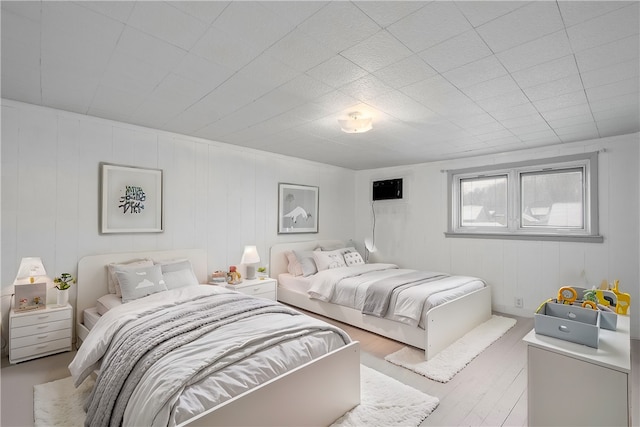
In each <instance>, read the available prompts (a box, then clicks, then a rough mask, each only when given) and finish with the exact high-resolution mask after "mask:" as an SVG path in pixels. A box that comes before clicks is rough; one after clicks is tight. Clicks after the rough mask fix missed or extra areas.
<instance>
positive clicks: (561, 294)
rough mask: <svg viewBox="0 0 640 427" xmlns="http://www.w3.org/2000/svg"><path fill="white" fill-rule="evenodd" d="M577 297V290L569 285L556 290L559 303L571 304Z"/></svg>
mask: <svg viewBox="0 0 640 427" xmlns="http://www.w3.org/2000/svg"><path fill="white" fill-rule="evenodd" d="M577 298H578V292H576V290H575V289H573V288H572V287H571V286H563V287H561V288H560V289H559V290H558V302H559V303H561V304H573V302H574V301H575V300H576V299H577Z"/></svg>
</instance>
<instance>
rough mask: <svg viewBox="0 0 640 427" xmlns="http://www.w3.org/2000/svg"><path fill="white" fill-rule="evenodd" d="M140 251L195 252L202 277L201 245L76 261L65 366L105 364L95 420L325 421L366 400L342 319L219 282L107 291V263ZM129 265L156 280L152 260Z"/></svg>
mask: <svg viewBox="0 0 640 427" xmlns="http://www.w3.org/2000/svg"><path fill="white" fill-rule="evenodd" d="M141 258H148V259H156V260H173V259H181V260H184V259H187V260H190V263H191V264H192V266H193V272H194V273H195V276H196V278H197V279H196V280H197V281H199V282H205V281H206V255H204V253H203V252H202V251H197V250H186V251H162V252H150V253H144V254H141V253H127V254H109V255H98V256H90V257H85V258H83V259H82V260H81V261H80V263H79V265H78V303H77V310H78V320H79V323H78V324H77V330H78V338H79V340H78V342H79V343H80V342H81V343H82V345H81V346H80V348H79V349H78V353H77V355H76V357H75V358H74V360H73V362H72V363H71V365H70V367H69V368H70V371H71V373H72V376H73V377H74V380H75V382H76V384H80V383H82V381H83V380H84V379H85V378H86V377H87V376H89V375H90V374H91V373H92V372H94V371H95V370H96V369H98V370H99V373H98V375H97V379H96V385H95V386H94V389H93V392H92V395H91V398H90V400H89V401H88V402H87V408H86V409H87V417H88V418H87V420H88V422H89V423H90V424H91V425H107V424H110V423H114V424H116V425H120V424H122V425H149V426H151V425H163V426H165V425H186V424H189V425H310V424H314V425H316V424H318V425H323V424H324V425H327V424H330V423H331V422H332V421H334V420H335V419H337V418H338V417H339V416H341V415H342V414H343V413H344V412H346V411H347V410H349V409H351V408H352V407H353V406H355V405H356V404H358V403H359V391H360V383H359V349H358V345H357V343H356V342H352V341H351V340H350V339H349V337H348V336H346V334H345V333H344V332H343V331H341V330H339V329H337V328H335V327H333V326H331V325H329V324H327V323H326V322H322V321H319V320H318V319H314V318H311V317H309V316H305V315H303V314H301V313H300V312H298V311H296V310H293V309H291V308H289V307H286V306H284V305H281V304H279V303H275V302H272V301H268V300H265V299H258V298H253V297H250V296H247V295H243V294H240V293H237V292H234V291H231V290H228V289H226V288H223V287H218V286H210V285H198V284H197V283H196V284H195V285H194V284H190V285H189V286H179V287H173V288H172V289H167V290H161V291H158V292H155V293H152V294H150V295H144V296H139V297H137V298H135V299H133V300H131V299H127V297H128V296H130V293H129V290H127V289H126V288H125V287H124V286H125V285H124V284H123V283H125V282H123V283H121V285H122V286H123V287H122V296H121V297H119V298H121V299H122V300H124V301H126V302H125V303H122V302H121V301H120V302H118V298H113V296H109V290H110V285H109V276H110V275H109V274H108V269H107V267H106V266H107V265H109V264H114V263H124V262H126V261H129V260H132V259H141ZM131 270H132V272H128V273H126V274H134V272H135V274H138V275H140V274H145V275H147V276H145V277H148V278H150V280H151V281H152V282H153V278H152V276H151V275H150V274H151V273H149V271H150V270H153V271H155V270H157V268H155V267H153V268H152V267H148V269H147V267H144V268H142V267H140V268H135V269H131ZM178 276H180V277H183V276H184V275H183V274H182V273H181V274H178ZM118 277H122V276H121V275H120V273H119V274H118ZM164 277H165V278H167V280H166V282H167V284H168V283H169V282H170V280H169V279H168V278H169V277H170V274H166V273H165V276H164ZM174 277H175V275H174ZM126 286H128V285H126ZM149 286H150V285H149ZM96 288H99V289H96ZM96 295H101V297H98V298H96V297H95V296H96ZM88 296H91V297H88ZM105 296H106V298H104V297H105ZM98 299H100V300H101V301H102V302H103V303H105V304H106V305H107V307H105V306H104V305H105V304H97V302H98ZM96 305H99V306H100V310H98V308H97V307H96ZM85 323H86V325H85ZM87 326H90V328H89V327H87ZM89 329H90V331H89ZM327 373H331V375H328V374H327ZM285 408H286V410H284V409H285Z"/></svg>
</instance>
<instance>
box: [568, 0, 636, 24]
mask: <svg viewBox="0 0 640 427" xmlns="http://www.w3.org/2000/svg"><path fill="white" fill-rule="evenodd" d="M631 3H632V2H629V1H580V2H578V1H559V2H558V7H559V8H560V13H561V14H562V20H563V21H564V24H565V25H566V26H567V27H571V26H573V25H576V24H580V23H581V22H584V21H588V20H590V19H593V18H596V17H598V16H600V15H605V14H607V13H609V12H611V11H614V10H616V9H620V8H621V7H625V6H629V5H630V4H631Z"/></svg>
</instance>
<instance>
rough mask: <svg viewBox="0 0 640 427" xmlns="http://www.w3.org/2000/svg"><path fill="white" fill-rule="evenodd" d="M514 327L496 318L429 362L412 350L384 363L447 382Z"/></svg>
mask: <svg viewBox="0 0 640 427" xmlns="http://www.w3.org/2000/svg"><path fill="white" fill-rule="evenodd" d="M515 324H516V320H515V319H511V318H509V317H502V316H496V315H493V316H492V317H491V319H489V320H487V321H486V322H484V323H483V324H481V325H479V326H477V327H476V328H474V329H473V330H471V331H469V332H467V334H466V335H464V336H463V337H462V338H460V339H459V340H457V341H456V342H454V343H453V344H451V345H450V346H449V347H447V348H445V349H444V350H442V351H441V352H440V353H438V354H436V355H435V357H433V358H431V360H429V361H425V360H424V351H423V350H418V349H415V348H409V347H404V348H402V349H400V350H398V351H396V352H395V353H392V354H390V355H388V356H386V357H385V360H387V361H388V362H391V363H393V364H396V365H399V366H402V367H403V368H407V369H410V370H412V371H414V372H416V373H418V374H420V375H424V376H425V377H427V378H431V379H432V380H435V381H439V382H441V383H446V382H449V381H450V380H451V379H452V378H453V377H454V376H455V375H456V374H457V373H458V372H460V371H461V370H462V369H463V368H464V367H465V366H467V365H468V364H469V362H471V361H472V360H473V359H475V358H476V356H478V355H479V354H480V353H482V352H483V351H484V350H485V349H486V348H487V347H489V346H490V345H491V344H493V342H494V341H496V340H497V339H498V338H500V337H501V336H502V335H504V334H505V333H506V332H507V331H508V330H509V329H511V328H512V327H513V326H514V325H515Z"/></svg>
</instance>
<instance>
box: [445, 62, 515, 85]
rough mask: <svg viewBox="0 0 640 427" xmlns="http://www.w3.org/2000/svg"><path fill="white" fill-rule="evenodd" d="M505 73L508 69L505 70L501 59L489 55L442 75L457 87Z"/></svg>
mask: <svg viewBox="0 0 640 427" xmlns="http://www.w3.org/2000/svg"><path fill="white" fill-rule="evenodd" d="M505 74H507V70H505V68H504V67H503V66H502V64H501V63H500V61H498V60H497V59H496V57H495V56H488V57H486V58H483V59H480V60H478V61H474V62H472V63H470V64H467V65H463V66H462V67H458V68H456V69H453V70H451V71H447V72H446V73H443V74H442V75H443V76H444V78H446V79H447V80H448V81H450V82H451V83H452V84H453V85H455V86H456V87H459V88H464V87H468V86H472V85H475V84H478V83H481V82H486V81H487V80H492V79H495V78H496V77H500V76H504V75H505Z"/></svg>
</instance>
